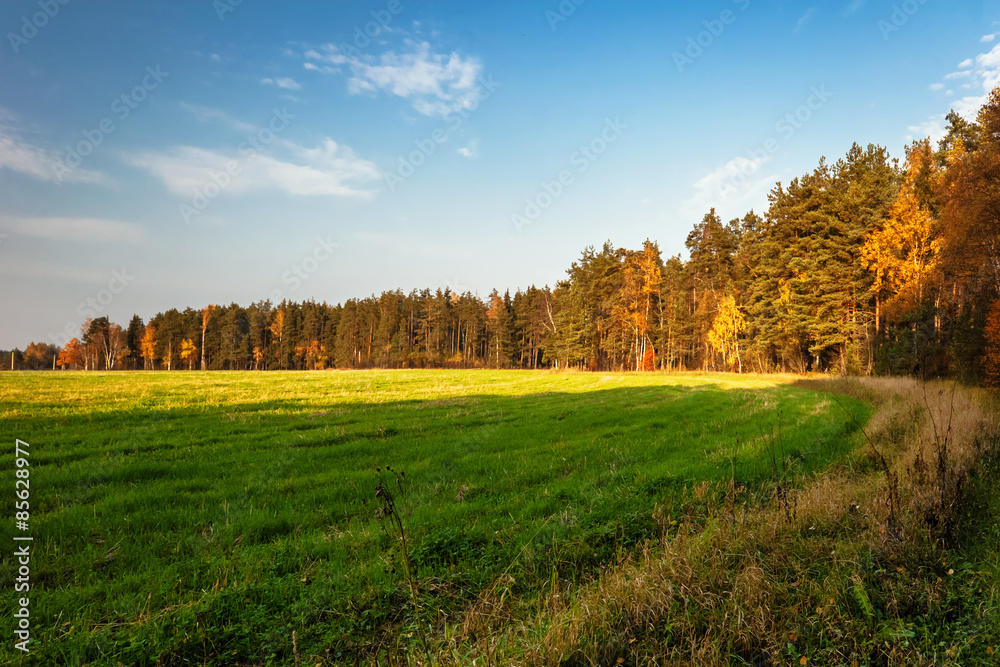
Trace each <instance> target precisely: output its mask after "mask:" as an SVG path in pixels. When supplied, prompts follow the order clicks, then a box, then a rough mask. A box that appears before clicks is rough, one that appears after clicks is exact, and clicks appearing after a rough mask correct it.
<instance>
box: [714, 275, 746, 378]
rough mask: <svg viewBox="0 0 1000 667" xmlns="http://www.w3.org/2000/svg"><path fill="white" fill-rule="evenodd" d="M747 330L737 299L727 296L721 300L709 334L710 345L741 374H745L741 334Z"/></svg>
mask: <svg viewBox="0 0 1000 667" xmlns="http://www.w3.org/2000/svg"><path fill="white" fill-rule="evenodd" d="M745 329H746V320H745V319H744V318H743V313H741V312H740V309H739V306H737V305H736V298H735V297H734V296H732V295H731V294H727V295H726V296H724V297H722V299H720V300H719V307H718V311H717V312H716V315H715V319H714V320H713V321H712V328H711V329H710V330H709V332H708V344H709V345H710V346H712V349H714V350H715V351H716V352H718V353H720V354H722V357H723V359H725V360H726V363H727V364H729V366H730V367H732V365H733V363H734V362H735V363H736V367H737V369H738V371H739V372H740V373H742V372H743V360H742V359H741V358H740V334H741V333H743V331H744V330H745Z"/></svg>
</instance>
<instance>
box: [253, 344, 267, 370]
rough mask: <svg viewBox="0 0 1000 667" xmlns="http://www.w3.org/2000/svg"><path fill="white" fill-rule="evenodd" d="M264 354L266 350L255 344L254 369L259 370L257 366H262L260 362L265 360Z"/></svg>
mask: <svg viewBox="0 0 1000 667" xmlns="http://www.w3.org/2000/svg"><path fill="white" fill-rule="evenodd" d="M264 354H265V351H264V350H263V349H262V348H260V347H257V346H254V348H253V369H254V370H257V368H258V367H259V366H260V362H262V361H264Z"/></svg>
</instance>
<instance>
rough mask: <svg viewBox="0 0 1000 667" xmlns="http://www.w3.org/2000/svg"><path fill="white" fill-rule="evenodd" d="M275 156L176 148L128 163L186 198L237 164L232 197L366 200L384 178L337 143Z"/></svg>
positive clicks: (290, 147) (279, 146) (287, 149)
mask: <svg viewBox="0 0 1000 667" xmlns="http://www.w3.org/2000/svg"><path fill="white" fill-rule="evenodd" d="M274 152H281V153H284V156H283V157H280V158H279V157H275V156H273V155H271V154H263V153H260V154H256V155H253V156H251V157H241V156H240V155H239V154H238V153H237V152H236V151H225V152H220V151H214V150H208V149H203V148H197V147H194V146H177V147H175V148H173V149H172V150H170V151H167V152H161V153H152V152H150V153H143V154H139V155H135V156H131V157H130V158H129V159H128V161H129V162H130V164H132V165H133V166H136V167H140V168H142V169H145V170H147V171H149V172H150V173H152V174H153V175H155V176H157V177H158V178H159V179H160V180H162V181H163V183H164V185H166V187H167V189H169V190H170V191H171V192H173V193H174V194H176V195H179V196H182V197H190V196H192V195H193V194H194V193H195V191H197V190H200V189H201V188H204V187H205V185H206V184H207V183H211V182H212V176H213V174H218V173H220V172H225V171H226V170H227V166H229V165H230V163H231V162H234V161H235V162H236V163H237V164H238V165H239V172H238V173H237V174H236V175H234V176H232V178H231V181H230V183H229V185H228V186H226V187H225V188H224V191H225V192H227V193H233V194H237V193H245V192H253V191H258V190H262V189H269V188H270V189H277V190H281V191H283V192H287V193H288V194H293V195H335V196H343V197H366V196H370V195H371V194H372V191H371V190H366V189H363V187H362V186H363V185H364V184H365V183H369V182H371V181H374V180H377V179H378V178H380V173H379V171H378V169H377V167H376V166H375V165H374V164H372V163H371V162H368V161H367V160H363V159H361V158H358V157H357V156H355V155H354V152H353V151H352V150H351V149H350V148H348V147H346V146H341V145H339V144H337V142H335V141H333V140H332V139H324V140H323V141H322V142H321V143H320V144H319V145H318V146H316V147H315V148H306V147H304V146H300V145H298V144H295V143H292V142H290V141H279V142H276V143H275V151H274Z"/></svg>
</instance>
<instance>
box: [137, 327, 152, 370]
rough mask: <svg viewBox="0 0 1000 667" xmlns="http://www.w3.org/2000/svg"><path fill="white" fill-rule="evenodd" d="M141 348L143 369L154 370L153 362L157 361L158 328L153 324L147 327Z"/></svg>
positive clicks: (140, 344)
mask: <svg viewBox="0 0 1000 667" xmlns="http://www.w3.org/2000/svg"><path fill="white" fill-rule="evenodd" d="M139 347H140V348H141V351H142V359H143V368H144V369H145V370H149V369H151V368H153V361H154V360H155V359H156V327H154V326H153V325H151V324H150V325H147V326H146V331H145V332H144V333H143V334H142V340H141V341H140V343H139Z"/></svg>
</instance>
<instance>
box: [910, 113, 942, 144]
mask: <svg viewBox="0 0 1000 667" xmlns="http://www.w3.org/2000/svg"><path fill="white" fill-rule="evenodd" d="M906 129H907V131H908V132H909V134H907V135H906V137H905V138H906V140H907V141H913V140H915V139H923V138H925V137H927V138H930V140H931V143H933V144H936V143H937V142H939V141H940V140H941V139H943V138H944V135H945V134H947V133H948V132H947V130H946V129H945V116H944V114H940V115H937V116H932V117H931V118H928V119H927V120H925V121H924V122H923V123H920V124H918V125H910V126H908V127H907V128H906Z"/></svg>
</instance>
